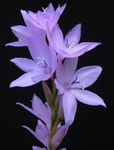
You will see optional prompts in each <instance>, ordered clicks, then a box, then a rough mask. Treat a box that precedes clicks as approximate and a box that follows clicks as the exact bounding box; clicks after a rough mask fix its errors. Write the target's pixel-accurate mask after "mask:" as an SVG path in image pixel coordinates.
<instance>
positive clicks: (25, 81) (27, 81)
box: [10, 72, 41, 87]
mask: <svg viewBox="0 0 114 150" xmlns="http://www.w3.org/2000/svg"><path fill="white" fill-rule="evenodd" d="M37 75H38V73H37V72H28V73H25V74H23V75H22V76H20V77H19V78H17V79H16V80H14V81H13V82H11V84H10V87H16V86H18V87H26V86H31V85H34V84H36V82H34V80H32V78H33V77H34V76H37ZM40 81H41V76H39V78H37V83H38V82H40Z"/></svg>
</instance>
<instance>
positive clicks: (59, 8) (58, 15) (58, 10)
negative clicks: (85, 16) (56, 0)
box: [51, 4, 66, 29]
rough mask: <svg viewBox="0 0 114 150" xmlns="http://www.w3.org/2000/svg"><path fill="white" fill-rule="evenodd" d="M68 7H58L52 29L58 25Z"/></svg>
mask: <svg viewBox="0 0 114 150" xmlns="http://www.w3.org/2000/svg"><path fill="white" fill-rule="evenodd" d="M65 7H66V4H64V5H63V6H62V7H60V6H59V7H58V8H57V9H56V11H55V13H54V15H53V21H52V23H51V29H53V27H54V26H55V25H56V24H57V22H58V20H59V18H60V16H61V14H62V13H63V11H64V9H65Z"/></svg>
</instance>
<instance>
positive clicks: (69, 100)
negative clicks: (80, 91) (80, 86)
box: [62, 91, 77, 125]
mask: <svg viewBox="0 0 114 150" xmlns="http://www.w3.org/2000/svg"><path fill="white" fill-rule="evenodd" d="M62 102H63V112H64V118H65V124H66V125H71V124H72V123H73V121H74V118H75V114H76V110H77V102H76V99H75V96H74V95H73V94H72V93H71V92H68V91H66V92H65V93H64V95H63V98H62Z"/></svg>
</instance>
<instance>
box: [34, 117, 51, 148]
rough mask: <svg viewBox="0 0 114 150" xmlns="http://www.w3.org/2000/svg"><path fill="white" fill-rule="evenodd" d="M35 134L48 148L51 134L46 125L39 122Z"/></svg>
mask: <svg viewBox="0 0 114 150" xmlns="http://www.w3.org/2000/svg"><path fill="white" fill-rule="evenodd" d="M35 133H36V136H37V138H38V140H39V141H40V142H42V143H43V144H44V145H45V146H46V147H48V142H49V132H48V129H47V127H46V125H45V124H44V123H43V122H42V121H40V120H38V123H37V126H36V130H35Z"/></svg>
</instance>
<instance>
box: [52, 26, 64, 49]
mask: <svg viewBox="0 0 114 150" xmlns="http://www.w3.org/2000/svg"><path fill="white" fill-rule="evenodd" d="M52 33H53V34H52V35H51V36H52V42H54V46H55V50H56V51H57V52H58V51H59V50H60V49H63V47H64V41H63V40H64V39H63V33H62V31H61V29H60V27H59V25H56V26H55V27H54V28H53V30H52ZM52 45H53V44H52Z"/></svg>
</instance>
